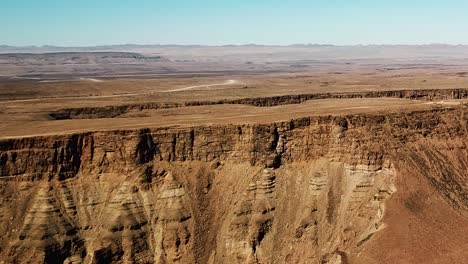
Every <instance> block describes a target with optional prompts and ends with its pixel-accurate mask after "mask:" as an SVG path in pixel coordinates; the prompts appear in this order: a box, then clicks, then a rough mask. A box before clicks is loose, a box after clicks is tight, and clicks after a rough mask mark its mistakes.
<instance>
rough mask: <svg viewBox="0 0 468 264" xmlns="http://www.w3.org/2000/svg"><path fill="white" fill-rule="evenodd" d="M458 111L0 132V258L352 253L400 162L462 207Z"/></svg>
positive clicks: (377, 213) (378, 215)
mask: <svg viewBox="0 0 468 264" xmlns="http://www.w3.org/2000/svg"><path fill="white" fill-rule="evenodd" d="M467 121H468V112H467V111H466V106H460V107H454V108H440V109H436V110H430V111H419V112H410V113H393V114H386V115H384V114H382V115H379V114H372V115H371V114H361V115H349V116H321V117H306V118H300V119H295V120H291V121H288V122H278V123H272V124H266V125H260V124H257V125H224V126H222V125H219V126H199V127H193V128H178V127H172V128H153V129H141V130H125V131H102V132H87V133H79V134H72V135H56V136H38V137H28V138H15V139H3V140H0V194H1V195H0V199H1V206H0V234H2V236H1V238H0V259H3V260H4V261H5V263H10V262H11V263H15V262H17V263H43V262H47V263H110V262H113V263H350V262H353V261H355V262H356V263H359V261H356V260H359V254H360V253H361V252H362V250H363V248H365V247H366V245H367V244H369V243H372V241H373V239H374V236H375V234H378V233H379V232H381V230H383V229H386V228H387V227H386V225H387V224H386V223H385V221H384V219H385V215H386V210H387V208H386V201H388V200H389V199H392V196H394V195H395V193H398V192H402V190H403V189H400V187H399V186H398V185H397V184H395V181H396V180H398V177H401V175H402V174H401V172H402V171H405V172H407V171H410V172H411V173H414V174H415V175H420V177H421V179H423V180H424V181H425V182H427V183H428V185H429V186H431V188H432V189H433V190H434V194H435V195H437V197H440V199H441V201H443V202H444V203H446V204H447V205H448V206H449V207H450V208H453V209H454V210H457V211H458V212H459V214H460V215H461V217H467V211H468V194H467V186H466V182H467V180H468V176H467V175H466V171H467V168H468V157H467V156H468V155H466V154H467V149H466V147H467V146H466V142H467V139H468V138H467V135H468V131H467V129H468V128H467ZM411 206H415V205H413V204H408V207H411ZM353 263H354V262H353ZM376 263H377V262H376Z"/></svg>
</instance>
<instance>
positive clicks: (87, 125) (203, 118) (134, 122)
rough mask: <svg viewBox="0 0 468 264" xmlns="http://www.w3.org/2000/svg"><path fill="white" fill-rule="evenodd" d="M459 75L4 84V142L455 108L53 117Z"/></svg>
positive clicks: (328, 74) (389, 87)
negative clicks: (53, 115)
mask: <svg viewBox="0 0 468 264" xmlns="http://www.w3.org/2000/svg"><path fill="white" fill-rule="evenodd" d="M466 87H468V75H467V73H466V72H464V71H463V69H462V68H457V67H455V68H454V67H452V68H449V69H444V68H440V69H435V68H430V69H406V68H402V69H392V70H386V71H383V70H376V69H358V70H352V69H350V70H347V71H344V70H342V71H331V70H321V71H313V72H296V73H269V74H251V75H227V76H216V77H191V78H189V77H183V78H174V77H171V78H166V77H165V78H157V79H128V78H127V79H95V78H84V79H80V80H69V81H67V80H41V81H32V80H29V81H25V80H22V81H4V82H0V120H2V122H1V123H0V138H10V137H25V136H36V135H52V134H63V133H74V132H84V131H96V130H114V129H133V128H143V127H163V126H193V125H209V124H244V123H268V122H276V121H284V120H289V119H292V118H298V117H304V116H316V115H345V114H358V113H378V114H385V113H389V112H399V111H405V112H406V111H415V110H428V109H433V108H440V107H458V106H460V105H463V104H466V103H467V101H466V99H462V100H433V101H431V100H415V99H414V98H394V97H386V96H382V97H378V98H348V99H342V98H323V99H315V100H305V101H304V102H301V103H283V104H281V105H276V106H269V107H259V106H254V105H249V104H215V105H201V106H179V107H175V108H159V109H156V108H149V109H147V108H145V107H142V108H145V109H138V107H134V108H133V109H131V110H128V111H125V112H124V113H120V114H118V115H109V116H105V115H104V116H100V117H80V118H79V119H73V118H72V119H67V120H53V119H52V118H51V116H50V113H52V112H54V111H60V110H63V109H74V108H88V109H91V111H92V109H94V108H97V109H99V108H103V107H108V106H114V107H118V106H127V105H133V106H138V105H139V104H141V105H145V104H151V103H152V104H184V103H187V102H206V101H216V100H238V99H244V98H254V99H255V98H268V97H273V96H288V95H301V94H302V95H303V94H343V93H344V94H345V93H356V92H376V91H377V92H378V91H395V90H406V91H418V90H424V89H440V90H444V89H458V88H462V89H466Z"/></svg>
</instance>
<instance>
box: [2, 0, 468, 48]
mask: <svg viewBox="0 0 468 264" xmlns="http://www.w3.org/2000/svg"><path fill="white" fill-rule="evenodd" d="M130 43H131V44H181V45H189V44H200V45H227V44H265V45H289V44H307V43H313V44H335V45H355V44H432V43H444V44H468V1H467V0H235V1H234V0H0V45H14V46H27V45H56V46H94V45H115V44H130Z"/></svg>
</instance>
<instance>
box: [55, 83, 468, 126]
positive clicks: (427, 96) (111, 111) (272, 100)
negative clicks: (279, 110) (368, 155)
mask: <svg viewBox="0 0 468 264" xmlns="http://www.w3.org/2000/svg"><path fill="white" fill-rule="evenodd" d="M381 97H388V98H407V99H413V100H416V99H417V100H428V101H433V100H448V99H466V98H468V89H442V90H441V89H421V90H390V91H374V92H351V93H313V94H298V95H283V96H272V97H254V98H242V99H233V100H218V101H188V102H182V103H169V102H165V103H142V104H130V105H116V106H103V107H81V108H79V107H78V108H66V109H60V110H56V111H52V112H50V113H49V117H50V118H52V119H56V120H62V119H96V118H114V117H119V116H121V115H123V114H126V113H129V112H135V111H143V110H150V109H165V108H177V107H185V106H201V105H219V104H246V105H253V106H257V107H270V106H277V105H286V104H299V103H302V102H305V101H309V100H319V99H352V98H381Z"/></svg>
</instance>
